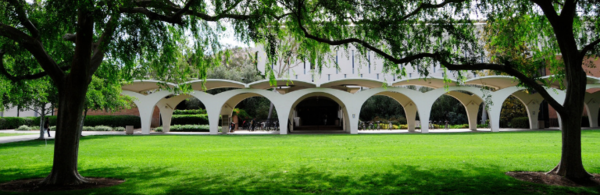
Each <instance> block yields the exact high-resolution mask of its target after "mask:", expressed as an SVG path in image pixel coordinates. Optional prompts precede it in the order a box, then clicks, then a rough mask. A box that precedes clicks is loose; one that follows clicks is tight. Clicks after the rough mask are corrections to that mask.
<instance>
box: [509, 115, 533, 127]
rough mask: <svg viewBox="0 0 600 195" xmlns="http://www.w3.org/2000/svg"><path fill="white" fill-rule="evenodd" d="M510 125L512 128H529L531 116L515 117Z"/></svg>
mask: <svg viewBox="0 0 600 195" xmlns="http://www.w3.org/2000/svg"><path fill="white" fill-rule="evenodd" d="M510 125H511V127H512V128H529V118H528V117H515V118H513V119H512V120H510Z"/></svg>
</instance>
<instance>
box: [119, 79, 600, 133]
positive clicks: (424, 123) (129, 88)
mask: <svg viewBox="0 0 600 195" xmlns="http://www.w3.org/2000/svg"><path fill="white" fill-rule="evenodd" d="M158 82H160V81H136V82H134V83H132V84H130V85H126V86H123V92H122V93H123V94H125V95H130V96H133V97H136V98H137V100H135V104H136V105H137V107H138V109H139V112H140V117H141V121H142V133H143V134H149V133H150V121H151V117H152V112H153V110H154V106H155V105H156V106H158V108H159V109H160V112H161V117H162V120H163V121H165V122H164V123H163V128H164V129H163V130H164V131H165V132H168V131H169V127H170V121H171V116H172V113H173V109H174V108H175V106H176V105H177V104H178V103H179V102H181V101H183V100H184V99H186V98H188V97H191V96H193V97H196V98H197V99H199V100H200V101H201V102H202V103H203V104H204V105H205V106H206V111H207V114H208V118H209V126H210V133H211V134H218V126H219V124H218V121H219V116H223V118H224V119H227V117H228V116H231V114H232V111H233V108H235V107H236V105H237V104H238V103H239V102H240V101H242V100H244V99H246V98H249V97H254V96H262V97H265V98H267V99H269V100H270V101H271V102H272V103H273V104H274V106H275V108H276V110H277V116H278V119H279V124H280V131H279V133H280V134H288V132H293V131H294V127H293V126H292V125H289V126H288V124H289V123H288V121H293V120H294V113H295V112H294V111H295V107H296V105H298V103H299V102H301V101H302V100H304V99H306V98H308V97H314V96H321V97H328V98H330V99H332V100H333V101H335V102H336V103H338V105H339V106H340V107H341V115H342V117H341V118H342V120H341V122H342V126H343V130H344V131H345V132H347V133H350V134H356V133H358V129H359V126H358V125H359V119H358V116H359V114H360V109H361V107H362V105H363V103H364V102H365V101H366V100H367V99H369V98H370V97H372V96H374V95H385V96H388V97H391V98H393V99H394V100H396V101H398V102H399V103H400V104H401V105H402V107H403V108H404V111H405V113H406V118H407V122H408V131H412V132H414V131H420V132H421V133H428V132H429V129H428V126H429V124H428V123H429V115H430V113H431V107H432V105H433V103H434V102H435V101H436V100H437V98H439V97H440V96H442V95H449V96H452V97H454V98H456V99H457V100H459V101H460V102H461V104H462V105H463V106H465V110H466V112H467V116H468V120H469V126H470V129H471V130H477V126H476V124H477V121H476V120H477V119H476V116H477V112H478V108H479V105H480V104H481V103H482V102H483V99H482V97H484V96H488V95H489V96H491V100H492V102H494V104H493V105H492V106H490V107H489V108H488V112H489V113H490V116H489V118H490V125H491V131H492V132H498V131H500V128H499V127H500V124H499V121H500V111H501V108H502V102H504V100H506V98H508V96H510V95H513V96H515V97H516V98H518V99H519V100H520V101H521V102H522V103H523V104H524V105H525V106H526V108H527V114H528V117H529V119H530V120H529V122H530V129H538V120H537V118H538V117H537V115H538V113H539V104H540V103H541V102H542V101H543V98H542V97H541V96H540V95H539V94H528V93H524V92H523V91H524V89H523V88H519V87H517V86H516V85H517V83H518V82H514V79H513V78H512V77H507V76H487V77H479V78H474V79H470V80H467V81H465V84H469V85H485V86H488V87H491V88H496V90H495V91H488V90H482V89H481V88H480V87H476V86H457V85H455V84H446V83H444V81H443V79H440V78H428V79H403V80H399V81H396V82H389V83H388V84H389V86H391V87H387V88H382V87H378V86H382V85H383V83H384V82H383V81H378V80H375V79H367V78H354V79H352V78H346V79H339V80H336V81H331V82H323V83H317V84H315V83H313V82H307V81H301V80H288V79H278V80H277V86H279V87H278V88H277V91H278V92H279V93H274V92H272V91H268V90H266V89H269V88H273V87H275V86H270V85H269V81H268V80H264V81H258V82H254V83H250V84H244V83H239V82H235V81H228V80H219V79H208V80H207V81H206V82H205V83H204V85H205V86H206V88H208V89H214V88H224V87H226V88H238V89H234V90H229V91H225V92H222V93H219V94H215V95H212V94H208V93H205V92H204V91H201V89H202V88H201V86H202V82H203V81H190V82H188V84H191V85H192V88H193V89H194V91H193V92H192V93H190V94H173V93H171V92H169V91H164V90H163V91H158V92H155V93H151V94H144V93H141V92H143V91H147V90H152V89H158V88H159V87H158V85H157V83H158ZM290 83H292V84H290ZM169 85H172V86H175V84H169ZM403 85H419V86H427V87H432V88H435V90H432V91H428V92H420V91H416V90H411V89H408V88H401V87H393V86H403ZM446 85H448V86H446ZM355 86H361V87H367V88H369V89H366V90H362V91H359V90H356V88H355ZM445 86H446V87H445ZM587 86H588V89H591V88H600V79H598V78H595V77H588V85H587ZM547 90H548V92H549V94H551V96H552V97H553V98H554V99H555V100H556V101H558V102H564V99H565V92H564V91H561V90H558V89H555V88H547ZM464 92H468V93H464ZM585 98H586V101H585V106H586V107H587V108H588V116H589V120H590V121H589V122H590V126H591V127H598V108H599V106H600V92H597V93H593V94H590V93H588V94H586V97H585ZM417 113H418V114H419V118H420V119H421V121H420V124H416V123H417V121H416V120H415V118H416V114H417ZM223 125H225V128H223V129H227V128H226V126H227V125H228V124H223ZM559 125H560V124H559ZM416 126H420V127H421V129H420V130H416V128H415V127H416Z"/></svg>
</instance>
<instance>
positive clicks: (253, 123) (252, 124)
mask: <svg viewBox="0 0 600 195" xmlns="http://www.w3.org/2000/svg"><path fill="white" fill-rule="evenodd" d="M254 126H256V118H253V119H252V120H251V121H250V130H251V131H254Z"/></svg>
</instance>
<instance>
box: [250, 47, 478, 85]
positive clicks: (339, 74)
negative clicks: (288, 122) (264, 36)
mask: <svg viewBox="0 0 600 195" xmlns="http://www.w3.org/2000/svg"><path fill="white" fill-rule="evenodd" d="M255 52H258V56H257V57H258V69H259V71H261V72H262V73H263V74H264V73H265V69H266V68H265V64H266V63H267V54H266V52H265V51H264V48H263V47H262V46H260V45H259V46H257V47H255V48H252V49H251V53H255ZM325 59H326V63H325V65H324V66H323V69H322V72H321V74H320V75H319V73H318V70H316V69H311V64H310V62H301V61H296V62H295V63H292V64H294V65H293V66H294V67H293V68H291V69H289V70H288V71H283V73H282V76H281V77H278V79H294V80H301V81H306V82H314V83H324V82H328V81H334V80H340V79H345V78H368V79H374V80H378V81H384V82H394V81H396V80H400V79H417V78H419V77H420V74H419V72H418V71H417V70H416V69H415V68H413V67H412V66H403V67H404V68H405V69H406V76H404V77H402V78H398V77H396V76H395V75H393V74H392V73H385V72H384V71H383V62H384V60H383V59H382V58H380V57H378V56H377V55H376V54H375V53H374V52H372V51H369V53H368V55H367V56H366V57H365V56H363V55H362V54H360V53H359V52H358V51H357V49H356V47H354V46H352V45H349V46H348V49H345V50H337V51H333V52H332V53H330V54H329V55H328V56H327V57H326V58H325ZM336 61H337V64H338V66H339V69H336V68H335V64H336ZM279 66H281V64H273V65H272V67H273V69H274V70H279ZM428 71H429V77H438V78H443V77H444V75H443V68H442V67H441V66H440V65H439V64H436V65H433V66H431V67H429V68H428ZM448 72H449V74H450V75H448V78H456V77H455V75H453V74H451V73H450V71H448ZM474 76H476V75H473V73H469V74H467V78H472V77H474Z"/></svg>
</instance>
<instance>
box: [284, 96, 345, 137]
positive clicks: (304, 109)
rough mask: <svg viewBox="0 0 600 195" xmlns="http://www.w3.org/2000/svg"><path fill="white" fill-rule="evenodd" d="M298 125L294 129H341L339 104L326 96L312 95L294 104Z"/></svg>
mask: <svg viewBox="0 0 600 195" xmlns="http://www.w3.org/2000/svg"><path fill="white" fill-rule="evenodd" d="M295 110H296V117H298V119H299V120H298V127H297V128H294V129H295V130H342V129H343V128H342V126H341V125H340V124H341V118H342V117H341V115H340V114H339V113H340V110H341V107H340V105H339V104H338V103H337V102H335V101H334V100H332V99H331V98H328V97H323V96H314V97H308V98H306V99H304V100H302V101H301V102H300V103H298V105H296V108H295Z"/></svg>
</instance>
